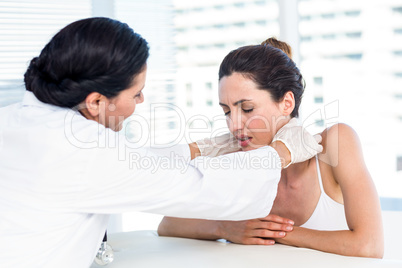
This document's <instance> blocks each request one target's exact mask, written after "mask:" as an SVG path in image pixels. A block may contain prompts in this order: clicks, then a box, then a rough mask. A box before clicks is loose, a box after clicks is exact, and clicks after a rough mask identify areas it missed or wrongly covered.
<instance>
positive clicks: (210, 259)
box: [91, 231, 402, 268]
mask: <svg viewBox="0 0 402 268" xmlns="http://www.w3.org/2000/svg"><path fill="white" fill-rule="evenodd" d="M108 244H110V245H111V246H112V247H113V251H114V261H113V262H112V263H111V264H109V265H107V266H103V267H107V268H129V267H130V268H131V267H146V268H148V267H151V268H152V267H186V268H187V267H190V268H196V267H208V268H209V267H281V268H287V267H311V268H313V267H324V268H331V267H334V268H335V267H336V268H347V267H353V268H360V267H364V268H366V267H398V268H402V260H387V259H382V260H379V259H370V258H357V257H345V256H340V255H336V254H329V253H324V252H320V251H316V250H310V249H305V248H296V247H290V246H284V245H280V244H276V245H273V246H249V245H237V244H232V243H225V242H219V241H203V240H195V239H185V238H175V237H159V236H158V235H157V233H156V232H155V231H135V232H125V233H115V234H110V235H108ZM98 267H102V266H98V265H96V264H93V265H92V266H91V268H98Z"/></svg>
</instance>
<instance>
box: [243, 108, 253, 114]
mask: <svg viewBox="0 0 402 268" xmlns="http://www.w3.org/2000/svg"><path fill="white" fill-rule="evenodd" d="M253 110H254V109H253V108H251V109H248V110H246V109H243V112H245V113H251V112H252V111H253Z"/></svg>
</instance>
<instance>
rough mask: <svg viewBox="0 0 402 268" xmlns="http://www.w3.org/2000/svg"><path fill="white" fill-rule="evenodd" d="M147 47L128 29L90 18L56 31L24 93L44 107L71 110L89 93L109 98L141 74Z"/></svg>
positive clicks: (33, 67)
mask: <svg viewBox="0 0 402 268" xmlns="http://www.w3.org/2000/svg"><path fill="white" fill-rule="evenodd" d="M148 56H149V47H148V43H147V42H146V41H145V39H143V38H142V37H141V36H140V35H139V34H137V33H135V32H134V31H133V30H132V29H131V28H130V27H129V26H128V25H127V24H125V23H121V22H119V21H117V20H113V19H109V18H89V19H83V20H79V21H76V22H73V23H71V24H69V25H67V26H66V27H65V28H63V29H62V30H60V31H59V32H58V33H57V34H56V35H55V36H54V37H53V38H52V39H51V40H50V42H49V43H48V44H47V45H46V46H45V47H44V48H43V50H42V51H41V53H40V55H39V57H35V58H33V59H32V60H31V62H30V65H29V67H28V69H27V71H26V73H25V75H24V82H25V87H26V89H27V90H28V91H32V92H33V93H34V95H35V96H36V97H37V98H38V99H39V100H40V101H42V102H44V103H48V104H53V105H56V106H59V107H68V108H72V107H74V106H76V105H78V104H79V103H81V102H82V101H84V100H85V98H86V97H87V96H88V94H90V93H91V92H98V93H100V94H102V95H104V96H106V97H107V98H113V97H115V96H117V95H118V94H119V92H120V91H122V90H125V89H127V88H129V87H130V86H132V83H133V80H134V78H135V77H136V75H138V74H139V73H141V71H143V70H144V68H145V66H146V61H147V59H148Z"/></svg>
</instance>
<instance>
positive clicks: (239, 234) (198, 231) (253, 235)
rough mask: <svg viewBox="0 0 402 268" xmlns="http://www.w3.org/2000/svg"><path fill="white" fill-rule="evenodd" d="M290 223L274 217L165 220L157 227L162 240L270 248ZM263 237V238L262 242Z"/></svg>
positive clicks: (166, 218) (282, 235)
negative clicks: (179, 238)
mask: <svg viewBox="0 0 402 268" xmlns="http://www.w3.org/2000/svg"><path fill="white" fill-rule="evenodd" d="M292 229H293V221H291V220H289V219H285V218H282V217H279V216H276V215H268V216H267V217H265V218H262V219H253V220H245V221H212V220H199V219H181V218H172V217H164V218H163V219H162V222H161V223H160V224H159V227H158V234H159V235H161V236H177V237H186V238H195V239H207V240H216V239H220V238H223V239H226V240H229V241H231V242H234V243H238V244H248V245H251V244H253V245H256V244H257V245H272V244H274V243H275V241H274V240H273V238H280V237H284V236H285V235H286V233H285V232H284V231H288V232H289V231H291V230H292ZM262 237H266V238H262Z"/></svg>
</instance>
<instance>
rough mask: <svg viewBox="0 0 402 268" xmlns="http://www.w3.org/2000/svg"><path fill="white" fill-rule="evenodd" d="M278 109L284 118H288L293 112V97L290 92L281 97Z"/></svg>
mask: <svg viewBox="0 0 402 268" xmlns="http://www.w3.org/2000/svg"><path fill="white" fill-rule="evenodd" d="M280 107H281V110H282V113H283V115H285V116H288V115H290V114H291V113H292V112H293V110H294V109H295V96H294V95H293V92H292V91H288V92H286V94H285V96H283V99H282V101H281V105H280Z"/></svg>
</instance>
